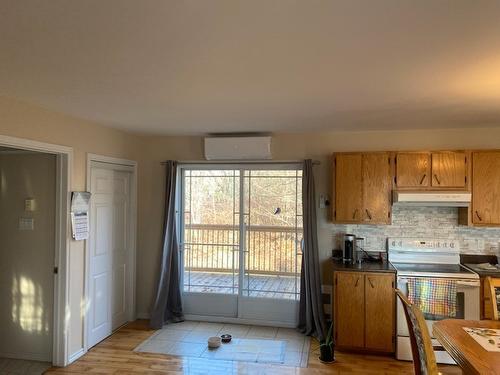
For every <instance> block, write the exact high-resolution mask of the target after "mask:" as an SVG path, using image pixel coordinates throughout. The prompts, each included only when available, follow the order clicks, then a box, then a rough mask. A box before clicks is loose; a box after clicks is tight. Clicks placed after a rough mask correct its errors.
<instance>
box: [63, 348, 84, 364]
mask: <svg viewBox="0 0 500 375" xmlns="http://www.w3.org/2000/svg"><path fill="white" fill-rule="evenodd" d="M85 353H87V351H86V350H85V349H84V348H81V349H80V350H79V351H77V352H75V353H73V354H71V356H70V357H69V361H68V362H69V363H73V362H74V361H76V360H77V359H78V358H80V357H81V356H83V355H84V354H85Z"/></svg>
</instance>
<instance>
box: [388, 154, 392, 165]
mask: <svg viewBox="0 0 500 375" xmlns="http://www.w3.org/2000/svg"><path fill="white" fill-rule="evenodd" d="M387 161H388V162H389V165H391V157H390V156H389V157H388V158H387Z"/></svg>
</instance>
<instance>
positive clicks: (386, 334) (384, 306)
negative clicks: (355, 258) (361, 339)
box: [365, 274, 395, 352]
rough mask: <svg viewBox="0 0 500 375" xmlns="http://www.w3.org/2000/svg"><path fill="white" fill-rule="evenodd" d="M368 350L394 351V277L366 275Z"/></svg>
mask: <svg viewBox="0 0 500 375" xmlns="http://www.w3.org/2000/svg"><path fill="white" fill-rule="evenodd" d="M365 309H366V310H365V317H366V320H365V330H366V332H365V345H366V349H372V350H380V351H383V352H392V351H394V341H393V339H394V326H395V324H394V309H395V299H394V275H392V274H366V275H365Z"/></svg>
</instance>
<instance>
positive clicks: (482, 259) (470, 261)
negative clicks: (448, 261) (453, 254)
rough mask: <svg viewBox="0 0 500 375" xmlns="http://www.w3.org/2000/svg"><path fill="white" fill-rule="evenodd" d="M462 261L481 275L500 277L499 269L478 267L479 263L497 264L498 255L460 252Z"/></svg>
mask: <svg viewBox="0 0 500 375" xmlns="http://www.w3.org/2000/svg"><path fill="white" fill-rule="evenodd" d="M460 263H461V264H463V265H464V266H466V267H467V268H470V269H471V270H472V271H474V272H475V273H477V274H478V275H479V276H480V277H486V276H493V277H500V269H499V270H483V269H480V268H477V266H476V265H477V264H479V263H490V264H497V257H496V255H476V254H460Z"/></svg>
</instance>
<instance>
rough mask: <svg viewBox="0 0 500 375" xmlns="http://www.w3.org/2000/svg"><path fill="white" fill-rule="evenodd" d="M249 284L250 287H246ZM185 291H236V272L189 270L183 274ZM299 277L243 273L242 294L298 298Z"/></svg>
mask: <svg viewBox="0 0 500 375" xmlns="http://www.w3.org/2000/svg"><path fill="white" fill-rule="evenodd" d="M248 285H250V287H248ZM184 291H185V292H203V293H227V294H237V293H238V274H237V273H235V274H234V276H233V274H232V273H222V272H199V271H191V272H189V273H188V272H185V274H184ZM299 292H300V278H295V277H293V276H281V275H276V276H273V275H245V276H244V280H243V295H244V296H248V297H263V298H284V299H296V298H297V299H298V293H299Z"/></svg>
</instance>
